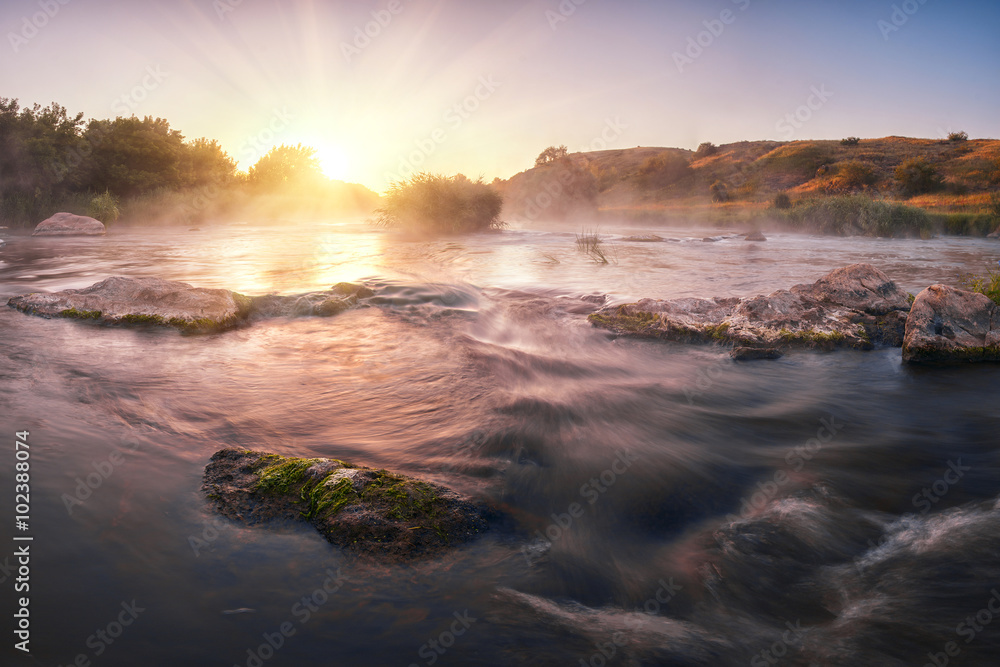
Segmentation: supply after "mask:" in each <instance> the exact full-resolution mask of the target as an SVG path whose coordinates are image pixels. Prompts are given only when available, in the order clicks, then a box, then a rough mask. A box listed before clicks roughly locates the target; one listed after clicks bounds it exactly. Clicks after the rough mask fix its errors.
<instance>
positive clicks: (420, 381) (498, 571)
mask: <svg viewBox="0 0 1000 667" xmlns="http://www.w3.org/2000/svg"><path fill="white" fill-rule="evenodd" d="M578 231H579V229H578V228H575V227H571V226H565V227H546V228H541V227H539V228H512V229H509V230H506V231H504V232H501V233H495V234H481V235H471V236H467V237H461V238H454V237H453V238H445V239H437V240H414V239H405V238H400V237H397V236H394V235H392V234H390V233H387V232H384V231H381V230H373V229H370V228H368V227H366V226H365V225H363V224H361V223H360V222H359V221H352V220H348V221H338V222H328V223H310V224H302V225H297V226H296V225H290V224H289V225H284V226H257V225H252V224H236V225H218V226H206V227H205V228H204V230H203V231H191V232H189V231H177V230H170V229H156V230H138V229H127V228H122V229H112V230H111V232H109V234H108V235H107V236H106V237H102V238H32V237H30V236H25V235H16V234H15V235H5V236H4V239H5V240H6V241H7V244H6V246H4V247H2V248H0V292H2V294H0V297H2V299H3V300H4V302H6V300H7V299H8V298H9V297H10V296H14V295H17V294H23V293H27V292H37V291H56V290H62V289H66V288H79V287H85V286H88V285H90V284H93V283H95V282H98V281H99V280H102V279H104V278H106V277H108V276H111V275H124V276H158V277H162V278H167V279H174V280H183V281H186V282H190V283H192V284H194V285H197V286H201V287H225V288H228V289H232V290H235V291H239V292H242V293H245V294H265V293H269V292H274V293H281V294H294V293H297V292H304V291H310V290H317V289H325V288H329V286H331V285H333V284H334V283H337V282H340V281H354V282H357V281H366V282H368V284H369V285H371V286H372V287H374V288H375V289H376V290H377V291H378V292H379V293H380V294H382V295H383V296H389V297H391V298H390V299H386V301H387V303H385V304H384V305H380V306H377V307H371V308H359V309H355V310H352V311H349V312H347V313H344V314H342V315H340V316H338V317H335V318H331V319H323V318H278V319H272V320H267V321H260V322H256V323H254V324H252V325H251V326H248V327H245V328H242V329H238V330H235V331H230V332H226V333H220V334H214V335H182V334H180V333H177V332H176V331H173V330H167V329H127V328H116V327H101V326H94V325H91V324H87V323H81V322H76V321H68V320H45V319H42V318H38V317H31V316H27V315H24V314H22V313H19V312H17V311H15V310H13V309H10V308H2V309H0V331H2V343H0V352H2V356H0V359H2V365H0V408H2V414H3V420H2V423H3V428H4V429H5V434H4V435H5V438H4V439H5V441H6V445H5V446H4V448H3V450H2V451H3V453H2V454H0V456H3V457H4V459H5V461H4V463H3V464H2V466H0V470H2V471H3V472H2V475H0V479H2V482H3V489H4V490H3V492H2V494H3V497H4V498H5V500H4V502H3V504H2V507H3V508H4V516H3V517H2V518H0V520H2V522H3V525H4V526H5V530H4V531H3V534H4V535H5V536H7V538H6V540H5V541H6V543H7V544H8V547H5V548H4V550H3V552H0V565H2V566H3V567H2V569H0V577H2V583H0V586H2V589H3V591H4V600H5V604H4V610H3V612H4V617H5V618H6V619H7V620H6V621H5V624H4V627H5V628H7V632H6V634H5V636H6V637H7V638H8V640H10V638H11V637H12V634H11V630H12V629H13V628H14V620H13V619H12V613H13V610H14V599H15V598H16V597H18V596H20V595H21V593H17V594H15V592H14V585H15V580H16V562H15V557H14V549H15V548H16V547H17V545H23V544H29V543H27V542H12V541H10V537H11V536H12V535H13V534H14V533H15V532H16V531H15V530H14V524H13V520H14V516H13V514H14V509H13V503H12V502H10V501H11V499H12V496H13V486H14V465H13V464H14V456H15V452H14V439H15V435H14V434H15V432H23V431H28V432H29V436H28V441H29V443H30V452H31V458H30V464H31V467H30V474H31V477H30V484H31V512H30V529H29V531H27V533H26V534H30V536H32V537H33V540H32V541H31V542H30V553H31V559H30V613H31V616H30V619H31V620H30V628H31V644H30V646H31V650H32V655H31V656H30V657H25V656H21V655H20V653H19V652H18V651H16V650H14V649H13V648H12V646H10V645H8V646H5V647H4V649H3V651H4V655H6V656H8V657H7V658H4V659H3V664H32V665H41V666H45V667H50V666H55V665H60V666H63V665H66V666H68V665H71V664H80V665H82V664H84V663H87V664H93V665H128V666H131V665H165V666H168V665H186V666H190V667H195V666H200V665H206V666H207V665H218V666H222V667H229V666H245V667H255V666H256V667H261V666H262V665H267V666H272V665H274V666H277V665H290V666H300V665H301V666H305V665H323V666H327V665H329V666H334V665H336V666H339V665H400V666H403V667H406V666H408V665H432V664H437V665H519V664H524V665H567V666H576V665H593V666H594V667H600V666H601V665H605V664H607V665H692V666H693V665H723V666H726V665H751V666H757V665H778V664H780V665H790V666H791V665H803V666H811V665H822V666H826V665H914V666H917V667H919V666H920V665H924V664H935V663H934V662H932V660H937V661H938V663H939V664H945V663H947V664H952V665H955V664H960V665H994V664H997V660H998V658H997V656H998V655H1000V618H996V615H997V614H996V613H995V612H994V611H993V609H997V610H998V611H1000V604H998V602H1000V593H997V588H1000V500H998V494H1000V455H998V448H997V441H998V433H1000V366H997V365H988V364H987V365H977V366H967V367H953V368H921V367H908V366H905V365H902V364H901V361H900V352H899V350H898V349H886V350H877V351H873V352H854V351H838V352H833V353H822V352H795V353H790V354H788V355H787V356H785V357H784V358H782V359H780V360H778V361H765V362H752V363H736V362H733V361H731V360H730V359H729V357H728V355H727V353H726V351H725V350H723V349H721V348H718V347H714V346H683V345H675V344H664V343H657V342H647V341H635V340H628V339H617V340H616V339H614V338H612V337H610V336H609V335H608V334H607V332H604V331H601V330H597V329H593V328H591V326H590V325H589V324H588V323H587V321H586V313H587V312H589V311H588V309H589V308H591V307H592V304H593V303H595V302H602V303H622V302H627V301H631V300H635V299H638V298H640V297H647V296H651V297H657V298H668V297H681V296H748V295H753V294H760V293H767V292H770V291H772V290H775V289H779V288H787V287H790V286H792V285H794V284H797V283H809V282H813V281H815V280H816V279H818V278H819V277H821V276H822V275H823V274H825V273H826V272H828V271H830V270H832V269H835V268H838V267H841V266H845V265H848V264H851V263H855V262H868V263H871V264H874V265H875V266H877V267H878V268H880V269H882V270H883V271H884V272H885V273H887V274H888V275H889V276H890V277H892V278H893V279H894V280H896V281H897V282H898V283H899V284H900V285H901V287H903V288H904V289H906V290H908V291H911V292H914V293H916V292H918V291H919V290H921V289H923V288H924V287H926V286H927V285H929V284H932V283H935V282H944V283H948V284H953V285H954V284H957V282H958V281H957V277H958V276H959V275H961V274H963V273H966V272H982V271H983V270H984V269H985V268H987V267H988V266H995V265H996V261H997V259H998V256H1000V245H997V243H996V242H992V241H987V240H985V239H967V238H950V237H943V238H937V239H932V240H903V239H895V240H892V239H869V238H829V237H825V238H824V237H817V236H809V235H797V234H780V233H777V234H769V235H768V236H769V237H770V238H769V240H768V241H767V242H766V243H747V242H745V241H743V240H742V239H741V238H735V237H732V236H729V234H730V232H726V231H724V230H723V231H716V230H712V231H706V230H704V229H701V230H699V229H667V230H664V229H662V228H651V227H647V228H643V227H640V226H634V225H633V226H630V227H628V228H621V229H619V228H605V229H604V230H603V233H604V234H605V236H606V238H607V243H608V248H609V252H611V257H612V260H613V261H612V262H610V263H608V264H598V263H596V262H594V261H592V260H591V259H590V258H588V257H587V256H586V255H585V254H583V253H581V252H580V251H578V250H577V248H576V244H575V243H574V234H575V233H576V232H578ZM640 233H657V234H660V235H662V236H665V237H675V238H678V239H680V241H679V242H665V243H636V242H629V241H624V240H622V236H624V235H627V234H640ZM706 235H717V236H720V237H725V238H722V239H721V240H719V241H717V242H704V241H702V238H703V237H704V236H706ZM234 446H238V447H245V448H251V449H260V450H267V451H272V452H277V453H281V454H288V455H300V456H316V457H319V456H325V457H334V458H339V459H344V460H348V461H351V462H353V463H356V464H359V465H366V466H374V467H382V468H387V469H390V470H394V471H398V472H402V473H406V474H410V475H414V476H418V477H421V478H424V479H428V480H433V481H436V482H439V483H442V484H446V485H448V486H451V487H453V488H455V489H456V490H459V491H462V492H464V493H470V494H475V495H478V496H482V497H485V498H486V499H488V500H489V501H490V502H492V503H493V504H494V505H496V506H497V507H498V508H499V509H500V510H501V513H502V516H503V519H502V520H501V521H499V522H498V523H497V525H496V526H495V527H494V528H493V529H492V530H490V531H489V532H488V533H486V534H485V535H484V536H483V537H482V538H480V539H479V540H477V541H475V542H473V543H470V544H467V545H463V546H461V547H460V548H458V549H456V550H455V551H453V552H450V553H448V554H447V555H445V556H442V557H439V558H437V559H434V560H430V561H423V562H417V563H413V564H409V565H392V566H380V565H374V564H370V563H365V562H362V561H359V560H357V559H354V558H352V557H351V556H350V555H348V554H344V553H341V552H339V551H338V550H337V549H335V548H333V547H332V546H330V545H329V544H328V543H327V542H326V541H325V540H324V539H323V538H322V537H321V536H320V535H319V534H318V533H317V532H316V531H315V530H314V529H312V528H311V527H310V526H308V525H305V524H302V525H284V524H283V525H275V526H255V527H247V526H243V525H238V524H234V523H231V522H228V521H225V520H221V519H220V518H219V517H218V516H216V515H215V514H214V513H213V512H212V511H211V509H210V507H209V504H208V503H207V501H206V499H205V498H204V496H203V493H202V491H201V490H200V487H201V477H202V473H203V470H204V467H205V465H206V463H207V462H208V460H209V458H210V457H211V455H212V454H213V453H214V452H215V451H217V450H219V449H221V448H224V447H234ZM88 480H89V482H88ZM10 545H14V546H10ZM12 565H14V566H15V567H13V569H12ZM994 598H995V599H994ZM990 621H993V622H992V623H990ZM15 641H16V640H15ZM12 643H13V642H12ZM15 658H16V662H14V660H15ZM8 661H10V662H8ZM942 661H944V662H942Z"/></svg>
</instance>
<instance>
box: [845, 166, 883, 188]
mask: <svg viewBox="0 0 1000 667" xmlns="http://www.w3.org/2000/svg"><path fill="white" fill-rule="evenodd" d="M835 180H836V183H837V185H838V186H839V187H840V188H842V189H845V190H860V189H862V188H867V187H871V186H872V185H875V182H876V181H877V180H878V176H877V175H876V174H875V170H874V169H873V168H872V166H871V165H869V164H865V163H864V162H858V161H856V160H852V161H851V162H844V163H841V164H840V165H839V166H838V167H837V177H836V179H835Z"/></svg>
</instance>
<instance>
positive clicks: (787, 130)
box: [774, 85, 833, 141]
mask: <svg viewBox="0 0 1000 667" xmlns="http://www.w3.org/2000/svg"><path fill="white" fill-rule="evenodd" d="M809 90H810V92H811V93H812V94H811V95H810V96H809V97H808V98H807V99H806V103H805V104H803V105H802V106H800V107H798V108H797V109H795V111H793V112H792V113H787V114H785V115H784V117H783V118H779V119H778V122H777V123H775V124H774V129H776V130H777V131H778V132H780V133H781V138H782V139H783V140H784V141H791V140H792V139H793V138H794V137H795V131H796V130H801V129H802V127H803V126H804V125H805V124H806V123H808V122H809V121H810V120H812V117H813V115H814V114H815V113H816V112H817V111H819V110H820V109H822V108H823V107H824V106H826V103H827V102H828V101H830V98H831V97H833V93H831V92H830V91H829V90H827V89H826V85H822V86H820V87H819V88H817V87H816V86H812V87H811V88H810V89H809Z"/></svg>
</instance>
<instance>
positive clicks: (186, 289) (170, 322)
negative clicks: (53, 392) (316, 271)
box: [7, 276, 374, 333]
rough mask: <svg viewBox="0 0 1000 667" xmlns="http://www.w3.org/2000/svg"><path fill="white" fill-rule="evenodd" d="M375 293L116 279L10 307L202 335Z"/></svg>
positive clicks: (348, 287)
mask: <svg viewBox="0 0 1000 667" xmlns="http://www.w3.org/2000/svg"><path fill="white" fill-rule="evenodd" d="M372 295H374V292H372V291H371V290H370V289H368V288H366V287H364V286H362V285H353V284H350V283H340V284H338V285H335V286H334V287H333V288H331V289H330V290H327V291H322V292H312V293H309V294H302V295H297V296H259V297H248V296H244V295H242V294H239V293H237V292H232V291H230V290H226V289H206V288H202V287H192V286H191V285H189V284H187V283H182V282H176V281H172V280H162V279H160V278H123V277H120V276H114V277H111V278H108V279H106V280H102V281H101V282H99V283H97V284H95V285H91V286H90V287H87V288H84V289H69V290H64V291H62V292H54V293H52V294H43V293H34V294H27V295H23V296H16V297H13V298H11V299H10V300H9V301H8V302H7V305H9V306H10V307H12V308H16V309H18V310H20V311H21V312H24V313H28V314H30V315H38V316H41V317H67V318H72V319H78V320H87V321H92V322H99V323H103V324H126V325H129V324H131V325H159V326H170V327H175V328H178V329H181V330H182V331H186V332H190V333H202V332H213V331H224V330H226V329H232V328H234V327H236V326H239V325H241V324H243V323H244V322H246V321H247V320H248V319H249V317H250V316H251V315H254V314H257V315H259V316H261V317H278V316H285V315H317V316H331V315H337V314H339V313H341V312H343V311H345V310H347V309H349V308H351V307H353V306H356V305H358V302H359V299H363V298H367V297H370V296H372Z"/></svg>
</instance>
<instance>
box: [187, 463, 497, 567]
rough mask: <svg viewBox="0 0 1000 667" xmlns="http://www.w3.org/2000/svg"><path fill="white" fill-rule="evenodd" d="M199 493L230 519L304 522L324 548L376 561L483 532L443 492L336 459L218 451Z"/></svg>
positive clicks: (484, 513) (459, 502) (482, 514)
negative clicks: (323, 542) (326, 542)
mask: <svg viewBox="0 0 1000 667" xmlns="http://www.w3.org/2000/svg"><path fill="white" fill-rule="evenodd" d="M203 489H204V491H205V493H206V494H207V496H208V498H209V499H210V500H212V501H213V502H214V503H215V507H216V509H217V510H218V511H219V512H220V513H221V514H222V515H224V516H226V517H228V518H230V519H233V520H236V521H242V522H244V523H248V524H256V523H260V522H263V521H269V520H273V519H290V520H305V521H308V522H309V523H311V524H312V525H313V526H315V527H316V529H317V530H318V531H319V532H320V533H322V534H323V536H324V537H325V538H326V539H327V540H329V541H330V542H331V543H332V544H334V545H336V546H338V547H340V548H342V549H346V550H349V551H353V552H356V553H358V554H361V555H364V556H367V557H370V558H374V559H377V560H381V561H389V562H398V561H404V560H411V559H414V558H419V557H424V556H431V555H434V554H437V553H440V552H442V551H445V550H447V549H449V548H453V547H455V546H457V545H459V544H461V543H463V542H468V541H470V540H473V539H475V538H476V537H478V536H479V534H480V533H482V532H483V531H485V530H487V529H488V528H489V522H488V518H489V512H488V510H487V508H486V507H485V506H483V505H480V504H478V503H475V502H472V501H470V500H469V499H466V498H463V497H461V496H460V495H458V494H457V493H455V492H454V491H452V490H450V489H447V488H445V487H443V486H439V485H437V484H430V483H428V482H422V481H420V480H417V479H413V478H411V477H405V476H403V475H398V474H395V473H391V472H388V471H386V470H375V469H373V468H362V467H359V466H354V465H351V464H350V463H345V462H343V461H339V460H336V459H323V458H315V459H304V458H291V457H285V456H279V455H277V454H268V453H266V452H255V451H249V450H239V449H223V450H220V451H218V452H216V453H215V454H214V455H213V456H212V460H211V462H210V463H209V464H208V466H206V467H205V477H204V486H203Z"/></svg>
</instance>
